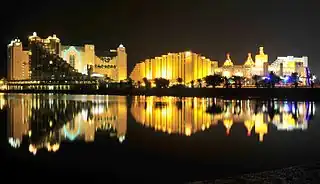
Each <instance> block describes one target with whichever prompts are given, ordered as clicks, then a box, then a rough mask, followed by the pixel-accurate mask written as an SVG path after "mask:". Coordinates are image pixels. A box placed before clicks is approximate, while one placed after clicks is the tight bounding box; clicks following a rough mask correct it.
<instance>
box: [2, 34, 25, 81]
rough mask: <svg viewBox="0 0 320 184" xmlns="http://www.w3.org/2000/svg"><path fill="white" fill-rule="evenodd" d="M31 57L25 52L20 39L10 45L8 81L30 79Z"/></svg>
mask: <svg viewBox="0 0 320 184" xmlns="http://www.w3.org/2000/svg"><path fill="white" fill-rule="evenodd" d="M29 78H30V77H29V55H28V51H26V50H23V46H22V42H21V41H20V40H19V39H15V40H13V41H11V43H10V44H9V45H8V61H7V79H8V80H24V79H29Z"/></svg>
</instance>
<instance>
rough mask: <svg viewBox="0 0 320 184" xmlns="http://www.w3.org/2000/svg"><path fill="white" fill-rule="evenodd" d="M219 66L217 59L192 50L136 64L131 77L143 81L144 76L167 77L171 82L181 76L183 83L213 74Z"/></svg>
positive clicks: (151, 77)
mask: <svg viewBox="0 0 320 184" xmlns="http://www.w3.org/2000/svg"><path fill="white" fill-rule="evenodd" d="M217 67H218V62H217V61H211V60H210V59H208V58H205V57H204V56H201V55H199V54H196V53H193V52H190V51H186V52H180V53H169V54H167V55H162V56H161V57H155V58H152V59H146V60H145V61H143V62H140V63H138V64H136V66H135V67H134V69H133V71H132V72H131V74H130V78H131V79H133V80H134V81H142V79H143V78H147V79H148V80H152V79H155V78H165V79H168V80H170V82H176V81H177V79H178V78H181V79H182V81H183V83H185V84H188V83H190V82H191V81H195V80H197V79H202V78H203V77H205V76H207V75H210V74H212V73H213V72H214V69H215V68H217Z"/></svg>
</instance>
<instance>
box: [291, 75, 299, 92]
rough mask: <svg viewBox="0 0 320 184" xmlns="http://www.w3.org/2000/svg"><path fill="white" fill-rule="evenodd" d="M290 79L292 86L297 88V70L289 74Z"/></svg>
mask: <svg viewBox="0 0 320 184" xmlns="http://www.w3.org/2000/svg"><path fill="white" fill-rule="evenodd" d="M291 80H292V82H293V84H294V87H295V88H297V87H298V84H299V83H298V82H299V75H298V73H297V72H294V73H292V74H291Z"/></svg>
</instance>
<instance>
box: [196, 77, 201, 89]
mask: <svg viewBox="0 0 320 184" xmlns="http://www.w3.org/2000/svg"><path fill="white" fill-rule="evenodd" d="M197 82H198V84H199V88H202V79H197Z"/></svg>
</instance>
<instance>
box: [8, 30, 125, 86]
mask: <svg viewBox="0 0 320 184" xmlns="http://www.w3.org/2000/svg"><path fill="white" fill-rule="evenodd" d="M28 39H29V41H32V40H37V41H39V42H41V43H43V44H44V46H45V48H46V49H47V50H48V51H50V54H56V55H58V56H59V57H61V58H63V60H65V61H67V63H69V64H70V65H71V66H72V67H73V68H74V69H76V71H78V72H79V73H82V74H88V71H87V69H88V66H91V68H92V69H93V71H92V72H93V74H92V75H93V76H100V77H103V76H105V77H109V78H110V79H112V80H113V81H115V82H119V81H121V80H126V79H127V53H126V48H125V47H124V46H123V45H122V44H120V45H119V47H118V48H117V49H111V50H110V51H109V52H108V53H107V54H105V55H103V56H97V55H96V51H95V46H94V45H92V44H85V45H84V46H73V45H61V41H60V39H59V38H58V37H57V36H56V35H55V34H54V35H52V36H49V37H47V38H44V39H42V38H40V37H39V36H38V35H37V33H36V32H34V33H33V35H31V36H29V38H28ZM31 54H32V53H31V51H29V50H28V49H27V48H25V49H24V48H23V46H22V42H21V41H20V40H19V39H14V40H12V41H11V42H10V44H8V61H7V63H8V65H7V66H8V68H7V71H8V72H7V73H8V76H7V79H8V80H28V79H30V75H31V73H30V55H31Z"/></svg>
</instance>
